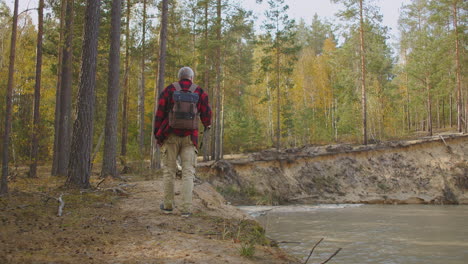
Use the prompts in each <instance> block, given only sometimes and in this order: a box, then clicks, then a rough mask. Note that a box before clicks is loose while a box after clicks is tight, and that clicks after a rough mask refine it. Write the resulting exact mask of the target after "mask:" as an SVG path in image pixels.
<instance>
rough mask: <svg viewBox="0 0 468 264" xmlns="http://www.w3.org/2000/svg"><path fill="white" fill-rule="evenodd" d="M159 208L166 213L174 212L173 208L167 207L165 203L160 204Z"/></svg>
mask: <svg viewBox="0 0 468 264" xmlns="http://www.w3.org/2000/svg"><path fill="white" fill-rule="evenodd" d="M159 209H161V211H163V213H165V214H172V209H165V208H164V204H163V203H162V204H160V205H159Z"/></svg>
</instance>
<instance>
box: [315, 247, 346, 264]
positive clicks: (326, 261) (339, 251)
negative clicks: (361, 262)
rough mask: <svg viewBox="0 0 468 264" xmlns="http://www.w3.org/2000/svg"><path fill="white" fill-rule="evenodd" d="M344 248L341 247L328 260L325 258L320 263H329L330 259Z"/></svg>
mask: <svg viewBox="0 0 468 264" xmlns="http://www.w3.org/2000/svg"><path fill="white" fill-rule="evenodd" d="M341 249H342V248H339V249H338V250H337V251H335V253H333V254H332V255H331V256H330V257H329V258H328V259H327V260H325V261H324V262H322V263H320V264H325V263H327V262H328V261H330V260H331V259H332V258H333V257H334V256H336V255H337V254H338V252H340V251H341Z"/></svg>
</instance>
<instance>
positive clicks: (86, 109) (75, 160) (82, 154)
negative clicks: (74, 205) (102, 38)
mask: <svg viewBox="0 0 468 264" xmlns="http://www.w3.org/2000/svg"><path fill="white" fill-rule="evenodd" d="M99 6H100V0H88V2H87V7H86V17H85V28H84V36H83V49H82V53H81V54H82V58H81V59H82V63H81V73H80V85H79V90H78V104H77V110H78V111H77V118H76V121H75V123H74V125H73V131H74V133H73V139H72V145H71V155H70V164H69V166H68V178H67V182H66V185H67V186H68V187H75V188H89V187H91V185H90V183H89V177H90V175H91V150H92V141H93V140H92V139H93V121H94V120H93V118H94V101H95V94H94V90H95V87H96V60H97V46H98V33H99V16H100V12H99V11H100V10H99Z"/></svg>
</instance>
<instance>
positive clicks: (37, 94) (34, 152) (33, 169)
mask: <svg viewBox="0 0 468 264" xmlns="http://www.w3.org/2000/svg"><path fill="white" fill-rule="evenodd" d="M37 11H38V15H37V17H38V25H37V27H38V30H37V49H36V83H35V85H34V114H33V116H34V121H33V126H32V138H31V148H32V149H31V165H30V169H29V177H32V178H35V177H37V158H38V148H39V146H38V144H39V142H38V133H39V127H40V113H39V105H40V102H41V74H42V35H43V27H44V22H43V21H44V15H43V11H44V0H39V7H38V10H37Z"/></svg>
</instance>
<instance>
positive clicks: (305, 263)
mask: <svg viewBox="0 0 468 264" xmlns="http://www.w3.org/2000/svg"><path fill="white" fill-rule="evenodd" d="M322 241H323V237H322V238H321V239H320V240H319V241H318V242H317V243H315V245H314V247H313V248H312V250H310V253H309V256H308V257H307V259H306V261H305V262H304V264H307V262H308V261H309V259H310V256H312V253H314V249H315V248H316V247H317V246H318V244H320V242H322Z"/></svg>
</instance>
